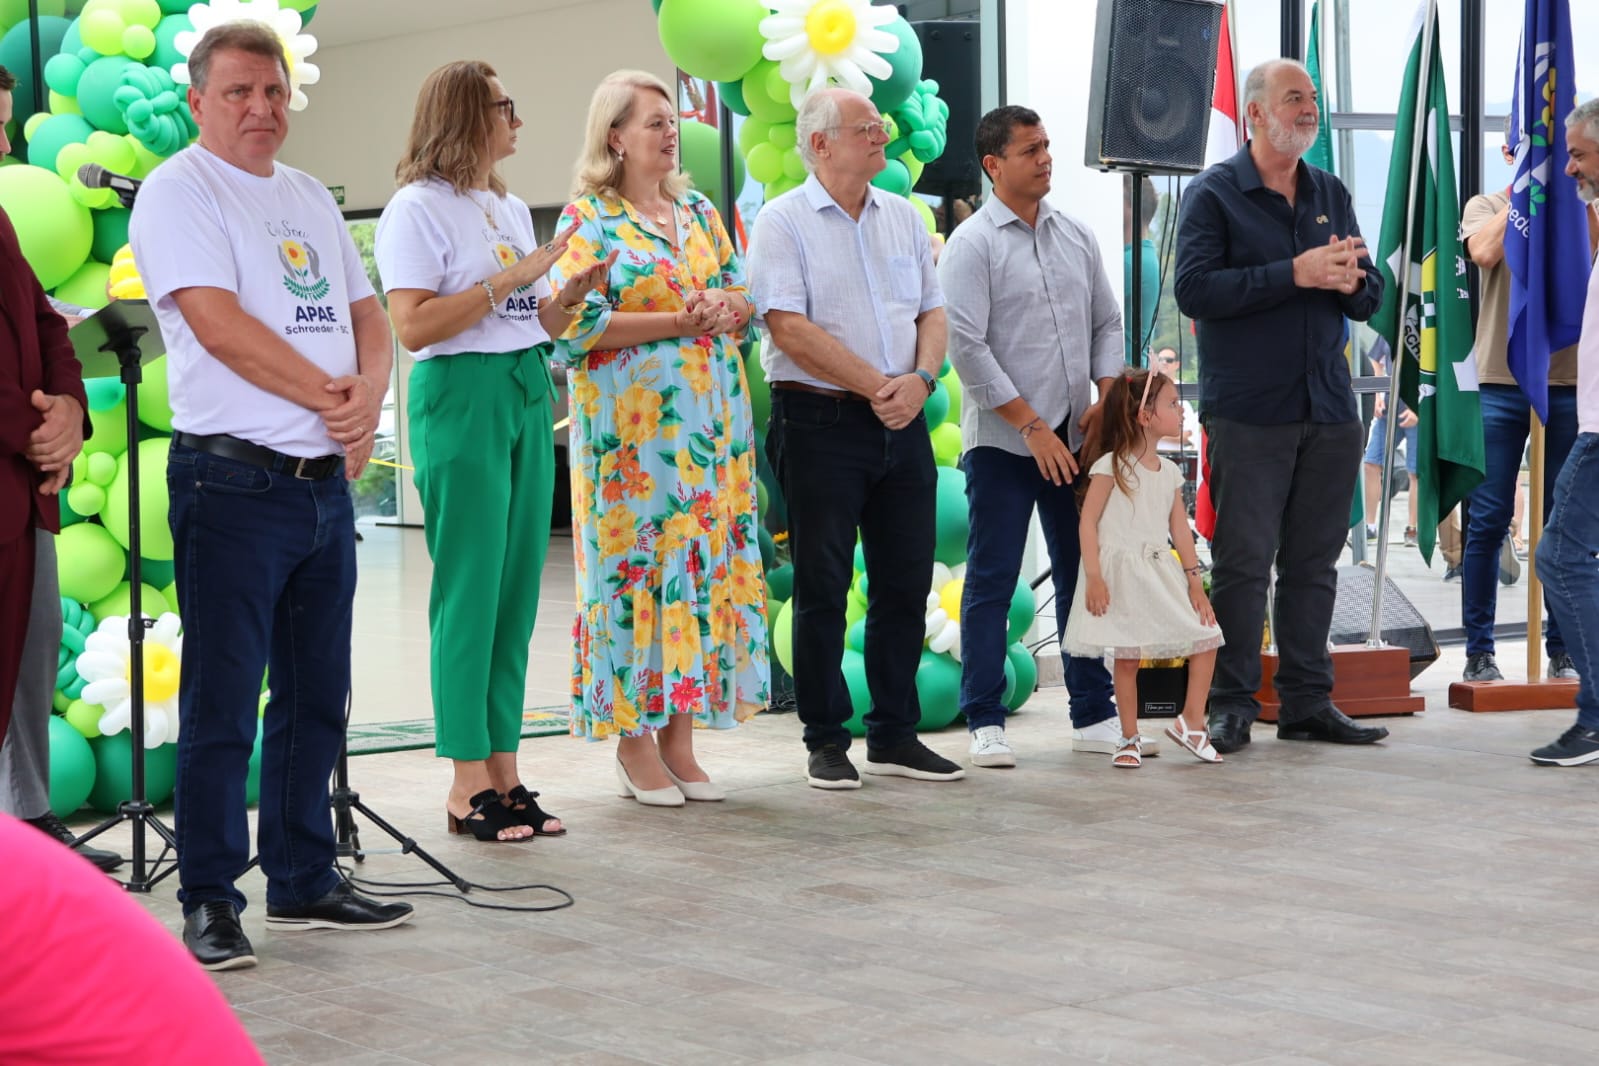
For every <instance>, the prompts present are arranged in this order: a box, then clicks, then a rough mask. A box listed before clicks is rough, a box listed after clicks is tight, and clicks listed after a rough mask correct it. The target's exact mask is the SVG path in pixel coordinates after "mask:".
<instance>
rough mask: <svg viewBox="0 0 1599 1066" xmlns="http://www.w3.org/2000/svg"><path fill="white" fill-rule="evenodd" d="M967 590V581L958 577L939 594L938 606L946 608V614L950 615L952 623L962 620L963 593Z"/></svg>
mask: <svg viewBox="0 0 1599 1066" xmlns="http://www.w3.org/2000/svg"><path fill="white" fill-rule="evenodd" d="M965 588H966V579H965V578H963V577H957V578H956V579H955V580H953V581H951V582H950V583H949V584H947V585H945V586H944V587H943V588H942V589H941V590H940V591H939V593H938V605H939V606H940V607H942V608H944V613H945V614H947V615H949V620H950V621H951V622H959V621H960V620H961V592H962V591H964V590H965Z"/></svg>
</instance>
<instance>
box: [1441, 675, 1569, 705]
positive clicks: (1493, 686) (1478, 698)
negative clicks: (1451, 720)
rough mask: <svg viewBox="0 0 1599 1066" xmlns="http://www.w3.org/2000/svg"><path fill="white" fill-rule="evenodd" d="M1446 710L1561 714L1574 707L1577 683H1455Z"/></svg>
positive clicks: (1450, 689) (1450, 691) (1451, 688)
mask: <svg viewBox="0 0 1599 1066" xmlns="http://www.w3.org/2000/svg"><path fill="white" fill-rule="evenodd" d="M1449 706H1451V707H1453V708H1455V709H1456V710H1460V711H1473V712H1476V713H1482V712H1485V711H1562V710H1571V709H1572V708H1574V707H1576V706H1577V682H1576V681H1456V682H1455V683H1454V684H1452V685H1450V686H1449Z"/></svg>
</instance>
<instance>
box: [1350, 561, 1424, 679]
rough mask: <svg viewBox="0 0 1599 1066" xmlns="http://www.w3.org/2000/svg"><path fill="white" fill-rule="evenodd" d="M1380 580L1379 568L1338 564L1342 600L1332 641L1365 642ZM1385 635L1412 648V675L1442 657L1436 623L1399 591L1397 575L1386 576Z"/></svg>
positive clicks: (1383, 593)
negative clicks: (1373, 593)
mask: <svg viewBox="0 0 1599 1066" xmlns="http://www.w3.org/2000/svg"><path fill="white" fill-rule="evenodd" d="M1376 580H1377V571H1376V570H1374V569H1372V568H1371V567H1369V566H1358V565H1356V566H1340V567H1339V568H1338V600H1337V602H1336V603H1335V604H1334V605H1333V618H1332V631H1331V633H1330V634H1329V635H1328V639H1329V640H1330V641H1331V642H1332V643H1334V644H1364V643H1366V639H1367V638H1368V637H1369V636H1371V594H1372V590H1373V588H1374V587H1375V584H1376ZM1382 639H1383V640H1384V641H1386V642H1387V643H1389V644H1391V645H1393V646H1394V647H1398V648H1405V649H1408V650H1409V652H1410V676H1411V678H1415V676H1416V675H1417V674H1419V673H1421V672H1422V671H1423V670H1425V669H1427V667H1429V666H1431V665H1432V663H1433V661H1434V660H1435V659H1437V658H1438V641H1437V640H1435V639H1434V638H1433V635H1432V626H1430V625H1428V624H1427V620H1426V619H1425V618H1423V617H1422V616H1421V612H1420V611H1418V610H1416V608H1415V607H1414V606H1412V605H1411V602H1410V601H1409V600H1407V599H1406V598H1405V594H1404V593H1403V592H1400V591H1399V586H1398V585H1396V584H1394V581H1393V578H1384V579H1383V583H1382Z"/></svg>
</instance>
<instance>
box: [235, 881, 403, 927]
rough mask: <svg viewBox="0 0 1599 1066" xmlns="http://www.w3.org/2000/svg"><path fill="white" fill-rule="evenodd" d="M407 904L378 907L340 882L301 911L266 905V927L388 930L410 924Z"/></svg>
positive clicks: (378, 905) (387, 904) (372, 901)
mask: <svg viewBox="0 0 1599 1066" xmlns="http://www.w3.org/2000/svg"><path fill="white" fill-rule="evenodd" d="M411 910H412V907H411V905H410V904H409V903H379V902H378V901H377V900H375V899H367V898H366V897H365V896H362V895H360V894H358V893H357V892H356V891H355V889H353V888H351V887H350V882H348V881H340V882H339V883H338V884H336V885H334V886H333V891H331V892H329V893H328V894H327V895H325V896H323V897H322V898H321V899H319V900H317V901H315V902H314V903H308V904H306V905H305V906H304V907H275V906H273V905H272V904H270V903H268V904H267V916H266V924H267V927H268V928H271V929H392V928H393V927H394V926H396V925H399V924H401V923H402V922H407V921H410V919H411Z"/></svg>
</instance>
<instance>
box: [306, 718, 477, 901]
mask: <svg viewBox="0 0 1599 1066" xmlns="http://www.w3.org/2000/svg"><path fill="white" fill-rule="evenodd" d="M332 800H333V832H334V839H335V841H336V842H337V849H338V850H337V854H338V856H339V858H341V859H343V858H352V859H354V860H355V861H356V862H365V861H366V853H365V852H364V851H362V850H361V836H360V833H359V831H357V829H356V827H355V815H354V813H352V812H355V811H359V812H360V813H361V814H362V815H364V816H365V817H366V819H367V821H369V822H371V823H372V824H373V825H375V826H377V827H378V828H379V829H381V830H383V832H385V833H387V834H388V835H389V836H391V837H393V838H394V841H395V843H397V844H399V845H400V854H401V855H411V854H415V855H416V857H417V858H419V859H421V860H422V861H423V862H425V863H427V864H428V865H429V866H431V867H433V869H434V870H435V871H437V873H438V874H439V876H440V877H442V878H444V879H445V880H446V881H448V882H450V884H452V885H454V886H455V890H456V891H457V892H460V893H462V894H463V895H464V894H465V893H467V892H470V891H472V882H470V881H468V880H467V879H466V878H464V877H462V876H461V875H460V874H458V873H456V872H455V871H454V870H452V869H450V868H449V867H448V866H446V865H444V864H443V863H442V862H440V861H439V860H438V859H435V858H434V857H433V856H432V855H430V854H428V852H427V850H426V849H425V848H423V847H422V846H421V845H420V844H418V843H417V842H416V841H415V840H413V839H412V838H411V837H408V836H406V835H405V834H404V833H402V832H400V831H399V830H398V829H396V828H394V826H392V825H390V824H389V823H388V822H386V821H384V819H383V818H382V817H381V816H379V815H378V813H377V812H376V811H374V810H373V809H372V808H371V807H368V806H367V805H366V804H364V803H362V802H361V794H360V793H359V792H357V791H355V789H353V788H351V787H350V745H349V742H348V741H346V742H345V743H344V744H343V745H342V746H340V748H339V761H338V762H337V763H336V764H335V765H334V767H333V793H332Z"/></svg>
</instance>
